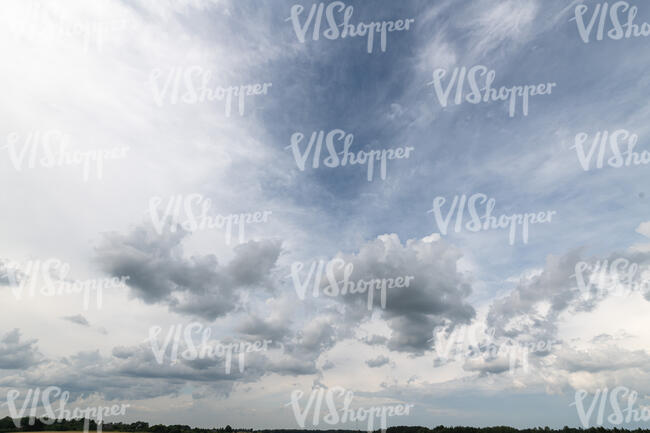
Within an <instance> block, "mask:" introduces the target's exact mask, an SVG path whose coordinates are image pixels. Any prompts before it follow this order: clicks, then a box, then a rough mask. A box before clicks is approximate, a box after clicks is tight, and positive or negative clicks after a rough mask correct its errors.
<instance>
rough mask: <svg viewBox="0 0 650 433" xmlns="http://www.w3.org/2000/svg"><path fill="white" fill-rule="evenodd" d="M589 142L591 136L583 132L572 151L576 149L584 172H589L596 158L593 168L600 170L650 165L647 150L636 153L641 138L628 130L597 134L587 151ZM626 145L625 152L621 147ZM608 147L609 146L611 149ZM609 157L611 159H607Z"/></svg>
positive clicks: (649, 154)
mask: <svg viewBox="0 0 650 433" xmlns="http://www.w3.org/2000/svg"><path fill="white" fill-rule="evenodd" d="M588 140H589V134H587V133H586V132H581V133H579V134H577V135H576V137H575V144H574V145H573V146H571V149H575V151H576V154H577V156H578V162H579V163H580V166H581V167H582V169H583V170H584V171H589V170H590V169H591V168H592V163H593V162H594V158H596V161H595V162H596V165H595V167H593V168H598V169H600V168H603V167H604V166H605V165H608V166H609V167H613V168H621V167H630V166H633V165H641V164H643V165H647V164H650V152H648V151H647V150H644V151H643V152H642V153H638V152H635V151H634V148H635V147H636V145H637V143H638V141H639V136H638V135H636V134H632V133H630V131H628V130H626V129H617V130H616V131H614V132H612V133H611V134H610V133H609V131H602V132H601V131H598V132H596V134H594V137H593V140H592V142H591V145H590V146H589V148H588V149H587V146H586V143H587V141H588ZM624 143H625V144H626V145H627V148H626V150H625V151H622V150H621V146H622V145H623V144H624ZM607 145H609V149H608V148H607V147H608V146H607ZM596 151H598V153H596ZM596 155H597V156H596ZM610 155H611V156H610ZM607 156H609V157H608V158H607V159H605V158H606V157H607Z"/></svg>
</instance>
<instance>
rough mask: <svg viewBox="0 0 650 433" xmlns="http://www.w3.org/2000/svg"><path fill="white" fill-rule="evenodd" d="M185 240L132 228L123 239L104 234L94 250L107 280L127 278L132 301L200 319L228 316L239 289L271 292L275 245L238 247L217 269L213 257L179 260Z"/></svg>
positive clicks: (277, 250) (180, 234)
mask: <svg viewBox="0 0 650 433" xmlns="http://www.w3.org/2000/svg"><path fill="white" fill-rule="evenodd" d="M185 236H187V232H183V231H178V232H175V233H171V232H170V231H169V230H165V231H163V233H162V234H158V233H156V232H155V231H154V230H153V229H152V228H151V227H137V228H135V229H134V230H133V231H132V232H131V233H129V234H128V235H121V234H116V233H112V234H108V235H106V237H105V239H104V241H103V243H102V244H101V245H100V246H99V247H98V248H97V249H96V255H97V261H98V262H99V264H100V266H101V267H102V269H103V270H104V271H106V272H107V273H109V274H110V275H112V276H128V277H130V278H129V286H130V287H131V290H132V292H131V293H132V294H133V296H135V297H136V298H139V299H142V300H143V301H144V302H146V303H149V304H153V303H160V304H165V305H167V306H168V307H169V309H170V310H171V311H174V312H177V313H180V314H187V315H192V316H197V317H201V318H203V319H206V320H214V319H216V318H217V317H221V316H224V315H226V314H228V313H229V312H231V311H234V310H235V309H236V307H237V305H238V302H239V300H240V297H239V293H238V290H239V289H243V288H257V287H261V288H262V289H265V290H271V289H272V284H271V282H270V280H269V274H270V272H271V270H272V268H273V267H274V266H275V263H276V261H277V259H278V256H279V254H280V250H281V245H280V242H278V241H269V240H266V241H259V242H257V241H251V242H248V243H246V244H243V245H239V246H237V247H236V248H235V249H234V251H235V257H234V258H233V259H232V261H231V262H230V263H229V264H228V265H226V266H221V265H220V264H219V263H218V261H217V258H216V257H215V256H214V255H206V256H201V257H191V258H189V259H188V258H185V257H184V256H183V249H182V245H181V243H182V241H183V238H184V237H185Z"/></svg>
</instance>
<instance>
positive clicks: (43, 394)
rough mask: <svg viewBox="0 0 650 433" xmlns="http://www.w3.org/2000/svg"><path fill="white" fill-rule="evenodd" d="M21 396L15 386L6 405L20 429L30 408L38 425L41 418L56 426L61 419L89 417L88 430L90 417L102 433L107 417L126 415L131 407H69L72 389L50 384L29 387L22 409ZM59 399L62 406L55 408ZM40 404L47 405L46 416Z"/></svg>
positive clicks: (32, 420)
mask: <svg viewBox="0 0 650 433" xmlns="http://www.w3.org/2000/svg"><path fill="white" fill-rule="evenodd" d="M19 398H20V391H18V390H15V389H12V390H10V391H9V392H8V393H7V401H6V402H5V403H3V406H5V405H6V406H8V407H9V415H10V416H11V418H13V422H14V425H15V426H16V428H21V419H22V418H23V417H24V416H25V415H26V414H27V409H28V408H29V425H34V423H35V421H36V420H37V419H38V420H39V421H40V422H42V423H43V424H45V425H52V424H54V422H56V421H57V420H58V421H63V420H66V419H73V418H74V419H77V418H85V423H84V432H88V430H89V428H88V427H89V422H90V420H94V421H95V422H96V423H97V431H98V432H101V431H102V422H103V420H104V417H106V416H111V415H112V416H117V415H124V414H126V409H127V408H128V407H129V406H130V405H129V404H120V405H112V406H96V407H86V408H79V407H76V408H74V409H66V404H67V403H68V400H69V398H70V392H68V391H62V389H61V388H59V387H58V386H49V387H47V388H45V389H44V390H42V391H41V389H40V388H35V389H29V390H28V391H27V394H26V395H25V398H24V399H23V401H22V405H21V406H20V409H18V407H17V401H18V400H19ZM39 400H40V401H39ZM57 400H58V407H57V408H55V407H54V406H53V404H54V403H56V401H57ZM30 403H31V408H30ZM39 404H42V406H43V409H42V415H38V407H39Z"/></svg>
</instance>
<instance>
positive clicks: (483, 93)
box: [427, 65, 557, 117]
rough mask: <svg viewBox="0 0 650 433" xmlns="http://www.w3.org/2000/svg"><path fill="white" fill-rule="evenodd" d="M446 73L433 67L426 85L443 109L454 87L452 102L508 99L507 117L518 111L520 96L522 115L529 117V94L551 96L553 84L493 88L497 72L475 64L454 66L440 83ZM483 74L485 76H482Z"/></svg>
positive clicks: (473, 102) (478, 102) (530, 95)
mask: <svg viewBox="0 0 650 433" xmlns="http://www.w3.org/2000/svg"><path fill="white" fill-rule="evenodd" d="M446 75H447V70H446V69H444V68H437V69H434V70H433V80H431V81H430V82H429V83H427V85H429V86H430V85H433V88H434V90H435V92H436V97H437V98H438V102H439V103H440V105H441V106H442V107H443V108H444V107H447V105H448V104H449V102H450V99H449V97H450V95H451V92H452V90H453V89H454V86H455V87H456V92H455V95H454V99H453V100H452V101H453V103H454V104H456V105H460V104H462V103H463V102H468V103H470V104H480V103H487V102H497V101H509V102H508V104H509V105H508V110H509V114H510V117H515V115H516V114H517V103H518V101H519V98H521V111H522V114H523V115H524V116H528V104H529V101H530V98H531V97H532V96H540V95H550V94H551V92H552V91H553V87H555V86H556V85H557V84H556V83H541V84H531V85H525V86H511V87H506V86H501V87H500V88H498V89H497V88H496V87H492V84H493V83H494V80H495V78H496V72H495V71H494V70H491V69H488V68H487V66H483V65H476V66H473V67H471V68H469V69H468V68H467V67H465V66H463V67H461V68H458V67H455V68H454V70H453V72H452V74H451V77H450V78H449V81H448V82H447V84H446V85H444V86H443V79H444V78H445V76H446ZM484 76H485V78H483V77H484ZM465 82H467V86H468V87H469V89H467V90H469V93H468V94H465V91H466V86H465Z"/></svg>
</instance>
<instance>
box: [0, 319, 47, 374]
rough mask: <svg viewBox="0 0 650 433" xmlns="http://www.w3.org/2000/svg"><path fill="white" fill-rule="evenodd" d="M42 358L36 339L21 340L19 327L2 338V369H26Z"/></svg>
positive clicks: (0, 343)
mask: <svg viewBox="0 0 650 433" xmlns="http://www.w3.org/2000/svg"><path fill="white" fill-rule="evenodd" d="M41 359H42V355H41V354H40V353H39V352H38V349H37V347H36V340H29V341H21V338H20V331H19V330H18V329H14V330H12V331H9V332H8V333H6V334H4V336H2V338H0V369H5V370H25V369H28V368H30V367H33V366H35V365H37V364H38V363H39V362H40V361H41Z"/></svg>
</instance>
